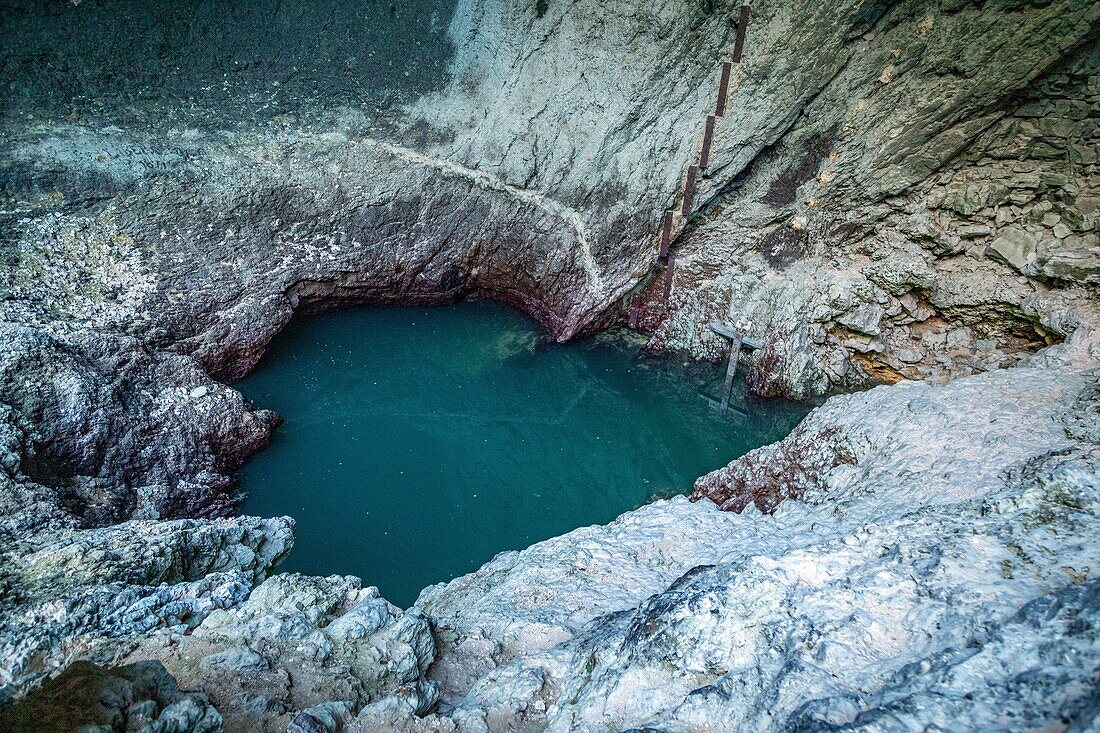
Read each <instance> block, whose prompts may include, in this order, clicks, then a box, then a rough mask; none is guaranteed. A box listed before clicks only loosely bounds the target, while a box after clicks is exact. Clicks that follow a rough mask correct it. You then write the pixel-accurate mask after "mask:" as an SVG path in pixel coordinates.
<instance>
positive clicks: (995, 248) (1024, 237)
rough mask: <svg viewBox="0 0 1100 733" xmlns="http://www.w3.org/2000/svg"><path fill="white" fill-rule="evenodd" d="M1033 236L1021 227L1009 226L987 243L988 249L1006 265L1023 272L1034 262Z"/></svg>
mask: <svg viewBox="0 0 1100 733" xmlns="http://www.w3.org/2000/svg"><path fill="white" fill-rule="evenodd" d="M1036 244H1037V243H1036V241H1035V237H1032V236H1031V235H1030V234H1028V233H1027V232H1025V231H1023V230H1022V229H1015V228H1009V229H1006V230H1005V231H1004V232H1003V233H1001V234H1000V235H999V236H997V237H996V238H995V239H994V240H993V242H992V243H991V244H990V245H989V251H990V252H991V253H992V254H993V255H995V256H996V257H997V258H998V259H1000V260H1001V261H1002V262H1004V263H1005V264H1007V265H1011V266H1012V267H1015V268H1016V269H1017V270H1019V271H1021V272H1024V271H1026V270H1027V269H1028V268H1029V266H1031V265H1032V264H1033V263H1034V260H1035V251H1036Z"/></svg>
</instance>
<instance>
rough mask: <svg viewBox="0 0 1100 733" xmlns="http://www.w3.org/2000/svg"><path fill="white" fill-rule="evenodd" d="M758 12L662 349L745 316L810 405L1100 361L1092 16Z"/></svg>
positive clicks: (770, 375) (1097, 114)
mask: <svg viewBox="0 0 1100 733" xmlns="http://www.w3.org/2000/svg"><path fill="white" fill-rule="evenodd" d="M753 12H754V17H755V18H756V19H757V20H756V22H754V24H753V25H752V26H751V30H750V39H749V42H750V47H749V51H748V53H747V55H746V58H745V62H744V65H743V67H742V69H743V71H742V77H741V83H740V85H739V86H738V87H737V90H736V92H735V93H734V94H733V96H732V98H731V102H730V104H731V107H732V108H734V109H738V110H741V111H742V112H741V113H740V114H737V115H735V116H734V117H732V118H731V119H729V120H728V121H727V122H725V123H724V124H723V126H722V128H721V129H720V130H719V133H718V135H717V137H716V139H715V153H714V156H715V158H716V160H715V163H714V164H713V166H712V169H713V170H712V171H710V172H708V177H706V178H705V179H704V180H703V182H702V184H701V188H700V194H699V196H698V197H697V201H698V202H699V203H698V205H697V209H698V211H697V214H696V215H695V217H694V218H693V220H692V221H691V222H690V225H689V230H688V231H687V232H686V234H685V235H684V236H683V237H681V239H680V241H679V248H678V252H677V270H676V272H677V274H676V278H675V289H674V295H673V303H672V311H673V312H672V314H671V317H670V318H669V319H667V320H666V321H665V322H664V323H663V324H662V325H661V327H660V330H659V332H658V335H657V338H658V340H659V341H661V342H662V343H665V344H668V345H670V346H676V347H681V348H687V349H690V350H692V351H694V352H696V353H699V354H707V353H714V350H715V349H717V348H718V346H719V345H720V341H719V340H718V339H717V338H716V337H715V336H714V335H713V334H710V333H709V332H708V331H707V330H706V329H705V328H701V327H700V326H701V325H702V324H706V323H707V321H708V320H711V319H714V318H719V319H722V320H728V321H729V322H731V323H742V324H745V325H747V326H748V327H749V330H750V331H751V332H752V333H753V334H754V335H756V336H757V337H759V338H762V339H764V340H765V341H766V346H765V349H764V350H763V351H762V353H761V354H760V355H759V358H758V360H757V362H756V364H755V365H754V367H753V373H752V374H751V376H750V381H751V383H752V385H753V386H754V388H755V389H757V390H759V391H762V392H766V393H773V394H789V395H795V396H804V395H810V394H820V393H822V392H826V391H829V390H836V389H850V388H852V387H853V386H860V385H865V384H868V383H882V382H887V383H892V382H896V381H898V380H900V379H928V378H941V379H942V378H950V377H956V376H960V375H966V374H973V373H976V372H981V371H986V370H988V369H992V368H997V367H999V366H1011V365H1014V364H1017V363H1021V362H1025V363H1026V362H1027V357H1028V355H1029V354H1032V353H1034V352H1035V351H1037V350H1039V349H1041V348H1043V347H1045V346H1048V345H1050V344H1053V343H1057V342H1061V341H1063V340H1067V341H1069V342H1070V343H1071V345H1072V346H1073V348H1074V350H1075V351H1076V352H1077V356H1076V357H1075V358H1076V359H1081V358H1084V359H1091V360H1095V359H1096V358H1097V352H1096V349H1095V346H1093V347H1092V348H1091V349H1086V348H1079V346H1080V344H1079V343H1078V341H1079V340H1080V339H1081V337H1082V335H1083V334H1092V333H1094V332H1095V330H1096V323H1097V313H1096V307H1095V284H1096V279H1097V277H1098V276H1100V269H1098V267H1100V261H1098V260H1097V259H1096V257H1097V253H1098V251H1100V250H1098V247H1100V240H1098V239H1097V233H1096V201H1097V193H1096V192H1097V184H1098V181H1100V178H1098V169H1097V160H1096V155H1095V150H1096V148H1097V143H1098V139H1097V137H1096V136H1097V134H1098V132H1097V131H1098V130H1100V125H1098V124H1097V120H1098V118H1100V96H1098V88H1097V79H1098V78H1100V76H1098V71H1100V63H1098V59H1100V57H1098V55H1097V54H1098V47H1097V44H1096V33H1097V22H1098V18H1100V15H1098V10H1097V8H1096V6H1095V4H1089V3H1081V4H1077V3H1051V4H1043V5H1038V6H1025V5H1019V4H1017V3H1010V2H1005V3H992V4H991V3H982V4H967V3H958V4H956V5H955V6H953V7H951V8H950V9H948V8H944V7H942V6H937V5H934V4H929V3H918V2H912V3H887V4H880V5H875V6H873V7H871V6H867V5H866V4H864V3H850V4H842V5H840V6H837V5H835V4H833V5H830V6H828V7H825V6H816V7H811V6H810V4H806V5H798V4H796V5H795V6H789V7H782V8H781V7H778V5H777V4H774V3H770V2H766V3H758V4H756V5H754V7H753ZM1091 338H1092V337H1091V336H1088V337H1087V339H1090V340H1091Z"/></svg>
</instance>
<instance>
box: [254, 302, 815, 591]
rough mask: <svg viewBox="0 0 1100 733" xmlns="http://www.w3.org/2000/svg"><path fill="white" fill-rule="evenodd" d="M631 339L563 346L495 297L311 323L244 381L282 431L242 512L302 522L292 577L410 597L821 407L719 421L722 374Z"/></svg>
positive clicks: (755, 403) (284, 337) (631, 499)
mask: <svg viewBox="0 0 1100 733" xmlns="http://www.w3.org/2000/svg"><path fill="white" fill-rule="evenodd" d="M641 344H642V342H640V341H638V340H637V339H636V338H634V337H631V336H630V335H629V334H626V333H624V332H620V333H617V334H606V335H602V336H599V337H596V338H592V339H587V340H581V341H578V342H576V343H571V344H564V345H562V344H555V343H553V342H550V341H548V340H547V339H546V338H545V337H544V336H543V335H542V334H541V333H540V332H539V330H538V328H537V326H536V325H535V324H534V323H533V322H531V321H530V320H529V319H527V318H526V317H525V316H523V315H521V314H519V313H517V312H515V311H512V310H509V309H507V308H505V307H503V306H500V305H497V304H494V303H489V302H471V303H462V304H459V305H457V306H452V307H445V308H430V309H426V308H393V309H357V310H348V311H342V312H337V313H329V314H325V315H321V316H313V317H308V318H302V319H296V320H295V321H294V322H292V323H291V324H290V325H289V326H287V328H286V329H284V331H283V332H282V333H280V334H279V336H278V337H277V338H276V340H275V342H274V343H273V344H272V346H271V349H270V351H269V352H268V353H267V354H266V355H265V356H264V358H263V360H262V361H261V363H260V365H259V366H258V368H257V369H256V371H255V372H253V373H252V374H251V375H249V376H248V377H247V378H246V379H244V380H242V381H241V382H239V383H238V384H237V385H235V386H236V387H237V388H239V389H240V390H241V391H242V392H244V394H245V395H247V396H248V397H249V398H250V399H251V400H252V401H253V402H255V403H256V404H257V405H259V406H261V407H266V408H270V409H274V410H276V411H277V412H279V414H280V415H282V416H283V417H284V418H285V420H286V423H285V424H284V425H283V426H282V427H281V428H280V429H279V430H278V431H277V432H276V434H275V437H274V441H273V442H272V444H271V447H270V448H269V449H268V450H266V451H264V452H263V453H261V454H260V455H258V456H256V458H254V459H253V460H252V462H251V463H249V464H248V465H247V466H246V467H245V469H244V470H243V471H242V475H241V486H242V490H243V492H244V500H243V504H242V509H241V511H242V513H247V514H256V515H260V516H278V515H283V514H288V515H291V516H293V517H294V518H295V519H296V520H297V523H298V525H297V532H296V536H297V539H296V542H295V546H294V550H293V552H292V553H291V555H290V557H289V559H288V560H287V561H286V562H285V563H284V565H283V566H282V568H281V569H282V570H285V571H300V572H305V573H310V574H313V575H328V574H332V573H339V574H350V575H358V576H360V577H362V578H363V581H364V583H365V584H368V585H377V586H378V587H379V589H380V590H381V591H382V593H383V595H385V596H386V597H387V598H388V599H390V600H391V601H393V602H394V603H396V604H398V605H401V606H408V605H410V604H412V602H413V601H415V600H416V596H417V595H418V593H419V591H420V590H421V589H422V588H424V587H425V586H427V585H430V584H432V583H437V582H440V581H445V580H449V579H451V578H454V577H456V576H458V575H461V574H463V573H467V572H470V571H472V570H475V569H477V568H478V567H479V566H481V565H482V564H483V563H485V562H486V561H488V560H489V559H491V558H492V557H493V556H494V555H495V554H497V553H498V552H501V551H502V550H509V549H520V548H523V547H526V546H528V545H530V544H532V543H534V542H538V541H539V540H543V539H546V538H548V537H552V536H555V535H559V534H563V533H565V532H568V531H570V530H572V529H575V528H577V527H582V526H585V525H589V524H596V523H603V522H607V521H609V520H611V519H613V518H614V517H616V516H618V515H619V514H621V513H622V512H624V511H627V510H630V509H634V508H636V507H638V506H639V505H641V504H643V503H645V502H647V501H649V500H650V499H652V498H653V497H659V496H669V495H672V494H676V493H686V492H689V491H690V490H691V486H692V482H693V481H694V480H695V478H696V477H698V476H699V475H701V474H703V473H706V472H707V471H710V470H713V469H715V468H718V467H719V466H722V465H724V464H726V463H727V462H729V461H730V460H732V459H733V458H735V457H737V456H739V455H741V454H743V453H745V452H746V451H748V450H751V449H752V448H755V447H757V446H760V445H763V444H766V443H769V442H772V441H774V440H777V439H779V438H781V437H783V436H784V435H786V434H787V433H788V432H790V430H791V429H792V428H793V427H794V425H795V424H796V423H797V422H798V420H799V419H800V418H801V417H802V415H804V414H805V412H806V411H807V410H808V406H805V405H799V404H795V403H791V402H786V401H779V400H759V399H749V400H748V401H746V398H745V395H744V388H743V385H741V384H737V385H736V387H735V390H736V394H735V397H734V400H733V403H734V405H736V406H738V407H739V408H740V409H741V410H743V411H745V412H746V413H747V415H741V414H738V413H736V412H733V411H730V412H727V413H725V414H721V413H719V412H717V411H715V410H714V409H712V408H711V407H709V406H708V404H707V402H706V401H705V400H704V399H703V398H702V397H701V396H700V394H699V391H700V390H704V391H706V390H708V389H709V390H710V391H711V392H715V391H717V389H718V388H719V387H720V383H721V377H722V371H723V367H718V366H712V365H703V366H698V365H696V366H695V367H692V368H685V367H684V366H683V365H681V364H679V363H678V362H673V361H669V360H667V359H655V358H652V357H647V356H645V355H644V354H643V353H642V352H641Z"/></svg>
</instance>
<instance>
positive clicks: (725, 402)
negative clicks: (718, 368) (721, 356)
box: [722, 335, 741, 410]
mask: <svg viewBox="0 0 1100 733" xmlns="http://www.w3.org/2000/svg"><path fill="white" fill-rule="evenodd" d="M740 359H741V336H740V335H736V336H734V337H733V338H731V339H730V362H729V364H727V365H726V381H725V382H724V383H723V384H722V409H723V410H725V409H726V408H727V407H729V406H730V395H731V394H732V393H733V377H734V375H736V374H737V363H738V361H740Z"/></svg>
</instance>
